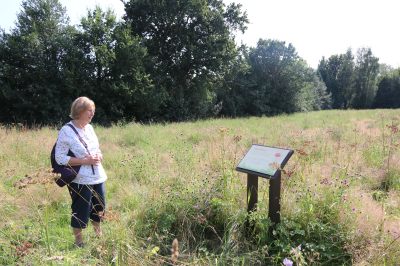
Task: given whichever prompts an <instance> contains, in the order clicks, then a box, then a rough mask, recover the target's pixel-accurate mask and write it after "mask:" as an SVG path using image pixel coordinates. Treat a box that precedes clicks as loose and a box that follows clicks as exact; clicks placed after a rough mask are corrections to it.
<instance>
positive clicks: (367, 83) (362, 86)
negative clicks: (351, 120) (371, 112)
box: [352, 48, 379, 108]
mask: <svg viewBox="0 0 400 266" xmlns="http://www.w3.org/2000/svg"><path fill="white" fill-rule="evenodd" d="M378 61H379V59H378V58H377V57H374V56H373V55H372V51H371V49H369V48H361V49H359V50H358V52H357V60H356V66H355V96H354V100H353V103H352V106H353V107H355V108H370V107H371V106H372V103H373V101H374V98H375V95H376V91H377V89H378V86H377V78H378V74H379V62H378Z"/></svg>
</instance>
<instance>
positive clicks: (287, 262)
mask: <svg viewBox="0 0 400 266" xmlns="http://www.w3.org/2000/svg"><path fill="white" fill-rule="evenodd" d="M283 265H285V266H293V261H291V260H290V259H288V258H285V259H284V260H283Z"/></svg>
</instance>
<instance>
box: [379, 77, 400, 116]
mask: <svg viewBox="0 0 400 266" xmlns="http://www.w3.org/2000/svg"><path fill="white" fill-rule="evenodd" d="M373 106H374V107H375V108H399V107H400V69H398V70H396V71H392V72H390V73H388V74H386V76H384V77H383V78H382V79H381V81H380V82H379V85H378V91H377V93H376V97H375V100H374V105H373Z"/></svg>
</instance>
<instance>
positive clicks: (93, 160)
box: [84, 154, 103, 165]
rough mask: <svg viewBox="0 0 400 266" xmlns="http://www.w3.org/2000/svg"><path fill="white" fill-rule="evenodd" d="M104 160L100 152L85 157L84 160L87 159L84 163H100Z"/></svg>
mask: <svg viewBox="0 0 400 266" xmlns="http://www.w3.org/2000/svg"><path fill="white" fill-rule="evenodd" d="M102 160H103V156H101V155H99V154H94V155H87V156H85V158H84V161H85V163H84V164H91V165H99V164H100V163H101V161H102Z"/></svg>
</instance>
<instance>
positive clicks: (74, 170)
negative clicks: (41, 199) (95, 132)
mask: <svg viewBox="0 0 400 266" xmlns="http://www.w3.org/2000/svg"><path fill="white" fill-rule="evenodd" d="M67 126H69V127H71V128H72V130H73V131H74V132H75V134H76V135H78V138H79V140H80V141H81V142H82V144H83V146H85V148H86V150H88V148H87V144H86V143H85V141H84V140H83V139H82V138H81V136H80V135H79V133H78V131H76V129H75V128H74V126H73V125H71V124H67ZM56 145H57V142H56V143H55V144H54V146H53V149H52V150H51V154H50V161H51V167H52V168H53V173H57V174H60V177H57V178H56V179H55V182H56V184H57V185H58V186H59V187H63V186H65V185H68V184H69V183H71V182H72V181H73V180H74V179H75V178H76V176H77V175H78V172H79V169H80V168H81V166H80V165H74V166H71V165H69V164H68V165H60V164H58V163H57V161H56V156H55V155H56ZM67 155H68V156H71V157H75V154H74V153H73V152H72V151H71V150H69V151H68V154H67ZM92 170H93V171H94V169H93V166H92Z"/></svg>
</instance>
